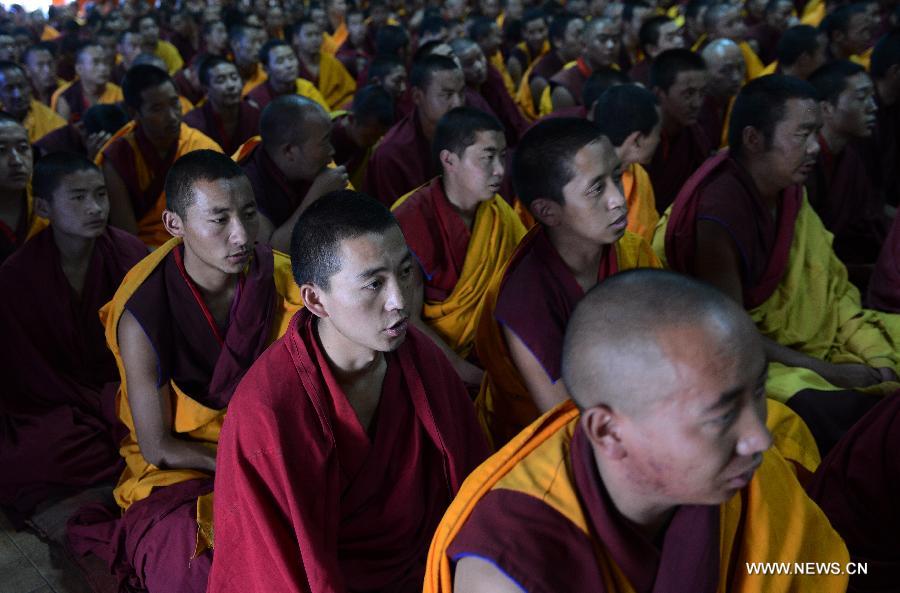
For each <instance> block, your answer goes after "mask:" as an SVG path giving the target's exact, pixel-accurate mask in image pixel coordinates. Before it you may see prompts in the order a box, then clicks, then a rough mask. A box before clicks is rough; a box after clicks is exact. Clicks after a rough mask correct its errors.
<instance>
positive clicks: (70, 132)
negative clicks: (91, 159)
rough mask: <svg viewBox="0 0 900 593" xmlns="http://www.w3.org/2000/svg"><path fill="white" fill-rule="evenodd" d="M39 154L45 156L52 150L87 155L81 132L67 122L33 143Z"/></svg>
mask: <svg viewBox="0 0 900 593" xmlns="http://www.w3.org/2000/svg"><path fill="white" fill-rule="evenodd" d="M34 148H35V149H37V151H38V153H39V154H40V156H47V155H48V154H53V153H54V152H74V153H75V154H80V155H82V156H84V157H87V156H88V153H87V147H86V146H85V145H84V140H82V139H81V134H79V133H78V130H76V129H75V125H74V124H68V125H66V126H63V127H61V128H59V129H57V130H53V131H52V132H50V133H49V134H47V135H46V136H44V137H43V138H41V139H40V140H38V141H37V142H35V144H34Z"/></svg>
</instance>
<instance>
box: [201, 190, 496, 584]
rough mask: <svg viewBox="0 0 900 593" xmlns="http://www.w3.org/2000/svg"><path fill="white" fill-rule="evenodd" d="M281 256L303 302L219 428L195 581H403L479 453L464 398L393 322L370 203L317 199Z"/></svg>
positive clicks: (417, 339) (427, 344) (411, 580)
mask: <svg viewBox="0 0 900 593" xmlns="http://www.w3.org/2000/svg"><path fill="white" fill-rule="evenodd" d="M291 261H292V262H293V266H294V279H295V281H296V282H297V284H298V285H299V286H300V295H301V296H302V297H303V303H304V306H305V308H304V309H302V310H301V311H300V312H299V313H297V314H296V315H295V316H294V318H293V319H292V320H291V323H290V327H289V329H288V332H287V334H285V336H284V337H283V338H281V339H279V340H278V341H276V342H275V343H274V344H273V346H272V347H270V348H269V349H268V350H267V351H266V353H265V354H263V356H262V357H260V359H259V360H258V361H256V363H255V364H254V365H253V367H252V368H251V369H250V371H249V372H248V373H247V375H246V376H245V377H244V380H243V381H242V382H241V384H240V386H239V387H238V389H237V392H236V393H235V397H234V398H233V399H232V402H231V404H230V406H229V411H228V419H227V421H226V422H225V427H224V430H223V432H222V438H221V441H220V445H219V451H218V459H217V462H218V465H217V471H216V484H215V488H216V504H215V561H214V562H213V568H212V574H211V575H210V579H209V591H210V592H211V593H226V592H229V591H235V592H237V591H241V592H243V591H281V592H284V593H294V592H296V593H300V592H309V593H324V592H326V591H392V592H397V593H413V592H416V593H418V592H420V591H421V590H422V580H423V576H424V569H425V555H426V554H427V549H428V543H429V542H430V541H431V537H432V535H433V533H434V528H435V527H436V526H437V524H438V522H439V521H440V518H441V516H442V515H443V513H444V511H445V510H446V508H447V506H448V505H449V503H450V501H451V500H452V498H453V496H454V495H455V494H456V492H457V491H458V489H459V487H460V484H461V483H462V480H463V479H464V478H465V476H466V475H468V473H469V472H470V471H471V470H472V469H474V467H475V466H476V465H477V464H478V463H479V462H480V461H481V460H482V459H484V457H485V455H486V448H485V445H484V441H483V439H482V437H481V435H480V434H479V430H478V424H477V421H476V420H475V415H474V413H473V412H472V405H471V403H470V401H469V398H468V396H467V394H466V391H465V389H464V388H463V385H462V382H461V381H460V380H459V379H458V378H457V376H456V374H455V373H454V371H453V369H452V367H451V366H450V364H449V362H448V361H447V359H446V358H445V357H444V355H443V354H442V353H441V352H440V350H439V349H438V348H437V346H435V345H434V343H433V342H432V341H431V340H429V339H428V338H427V337H425V336H423V335H422V334H421V333H420V332H419V331H418V330H416V329H415V328H414V327H412V326H411V325H410V323H409V320H410V315H411V313H412V301H413V294H412V293H413V290H414V284H415V280H414V279H415V273H414V266H415V262H414V261H413V256H412V255H411V254H410V252H409V250H408V249H407V247H406V244H405V243H404V242H403V234H402V233H401V232H400V229H399V228H398V226H397V223H396V222H395V221H394V219H393V217H392V216H391V215H390V213H389V212H388V210H387V209H386V208H385V207H384V206H382V205H381V204H379V203H377V202H376V201H375V200H373V199H371V198H368V197H367V196H363V195H361V194H358V193H355V192H349V191H342V192H337V193H334V194H331V195H328V196H326V197H325V199H322V200H319V201H318V202H316V203H315V204H313V205H312V206H311V207H310V208H309V209H308V210H307V211H306V212H305V213H304V214H303V216H302V217H300V219H299V221H298V223H297V227H296V228H295V229H294V233H293V238H292V241H291ZM312 484H314V485H315V487H310V485H312ZM300 559H302V561H301V560H300Z"/></svg>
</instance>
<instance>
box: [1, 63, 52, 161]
mask: <svg viewBox="0 0 900 593" xmlns="http://www.w3.org/2000/svg"><path fill="white" fill-rule="evenodd" d="M0 107H2V108H3V111H5V112H6V113H8V114H9V115H11V116H12V117H13V118H14V119H15V120H16V121H17V122H19V123H20V124H22V125H23V126H24V127H25V131H26V132H27V133H28V142H30V143H31V144H34V143H35V142H37V141H38V140H40V139H41V138H43V137H44V136H46V135H47V134H49V133H50V132H52V131H53V130H56V129H59V128H61V127H63V126H65V125H66V120H64V119H63V118H61V117H60V116H59V115H58V114H57V113H56V112H55V111H53V110H52V109H50V108H49V107H47V106H46V105H44V104H43V103H41V102H40V101H38V100H36V99H34V98H32V94H31V83H30V82H28V77H27V76H25V70H24V69H23V68H22V66H20V65H19V64H16V63H15V62H5V61H0Z"/></svg>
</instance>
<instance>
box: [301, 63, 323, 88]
mask: <svg viewBox="0 0 900 593" xmlns="http://www.w3.org/2000/svg"><path fill="white" fill-rule="evenodd" d="M297 62H298V63H299V66H300V67H299V69H298V76H299V77H300V78H305V79H306V80H308V81H309V82H311V83H313V84H314V85H316V87H318V86H319V77H318V76H313V74H312V72H310V71H309V68H307V67H306V64H304V63H303V60H301V59H299V58H298V60H297Z"/></svg>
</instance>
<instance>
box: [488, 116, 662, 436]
mask: <svg viewBox="0 0 900 593" xmlns="http://www.w3.org/2000/svg"><path fill="white" fill-rule="evenodd" d="M512 167H513V170H512V178H513V186H514V188H515V191H516V195H517V196H518V198H519V200H520V202H521V203H522V205H523V206H524V207H525V208H527V209H528V211H529V212H530V213H531V215H532V216H533V217H534V219H535V220H536V221H537V222H538V224H536V225H535V226H533V227H532V228H531V230H530V231H529V232H528V234H527V235H526V236H525V237H524V238H523V239H522V241H521V242H520V243H519V245H518V247H517V248H516V250H515V253H514V254H513V256H512V258H511V259H509V260H508V261H507V263H506V265H505V266H502V267H501V268H500V269H499V273H498V274H496V276H495V277H494V278H493V280H492V281H491V287H490V289H489V290H488V292H487V293H485V297H484V300H485V302H484V304H483V305H482V307H483V309H484V312H483V313H482V316H481V320H480V322H479V327H478V328H477V329H476V336H475V348H476V355H477V356H478V360H479V361H480V362H481V363H482V364H483V365H484V369H485V371H486V376H485V379H484V381H483V382H482V385H481V392H480V393H479V394H478V399H477V400H476V410H477V411H478V414H479V416H480V419H481V421H482V423H483V425H484V427H485V429H486V430H487V432H488V434H489V436H490V438H491V439H492V442H493V444H494V446H495V447H500V446H502V445H503V444H504V443H506V442H507V441H508V440H509V439H511V438H512V437H513V436H515V435H516V434H517V433H518V432H519V431H520V430H522V429H523V428H525V427H526V426H527V425H528V424H530V423H531V422H532V421H533V420H534V419H535V418H537V417H538V416H540V415H541V414H542V413H543V412H546V411H547V410H549V409H550V408H552V407H553V406H555V405H556V404H558V403H560V402H562V401H565V400H566V399H568V397H569V396H568V393H566V390H565V387H564V386H563V384H562V382H560V381H559V378H560V357H561V355H562V336H563V332H564V331H565V324H566V321H568V319H569V316H570V315H571V314H572V310H573V309H574V308H575V304H576V303H577V302H578V301H579V300H580V299H581V297H583V296H584V293H585V292H586V291H587V290H589V289H590V288H591V287H592V286H594V285H595V284H597V283H599V282H602V281H603V280H605V279H606V278H607V277H609V276H611V275H613V274H615V273H616V272H618V271H619V270H625V269H629V268H635V267H646V266H652V267H658V266H659V263H658V262H657V260H656V256H655V255H654V254H653V251H652V250H651V249H650V246H649V245H647V242H646V241H644V240H643V239H642V238H641V237H639V236H637V235H633V234H631V233H629V232H626V230H625V227H626V226H627V224H628V216H627V209H626V203H625V197H624V196H623V195H622V192H621V190H620V189H619V188H620V187H621V186H620V185H619V184H620V183H621V177H622V167H621V163H620V161H619V157H618V156H617V155H616V152H615V150H614V149H613V147H612V145H611V144H610V142H609V140H607V139H606V138H604V137H603V136H602V135H601V133H600V130H599V129H598V128H597V127H596V126H595V125H594V124H593V123H591V122H588V121H586V120H583V119H576V118H554V119H549V120H546V121H542V122H539V123H538V124H537V125H535V126H534V127H533V128H531V129H530V130H529V131H528V132H526V133H525V136H524V137H523V138H522V142H520V143H519V146H518V148H517V149H516V153H515V155H514V156H513V163H512Z"/></svg>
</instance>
